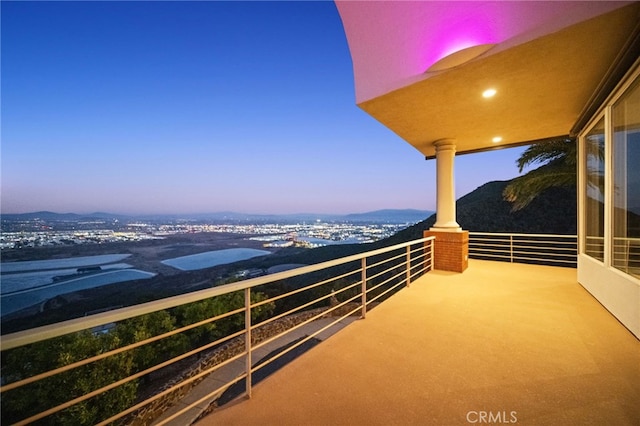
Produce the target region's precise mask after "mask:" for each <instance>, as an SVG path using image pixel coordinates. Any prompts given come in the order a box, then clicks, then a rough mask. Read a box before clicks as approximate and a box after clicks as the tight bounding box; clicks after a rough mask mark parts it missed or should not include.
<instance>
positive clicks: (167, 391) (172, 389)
mask: <svg viewBox="0 0 640 426" xmlns="http://www.w3.org/2000/svg"><path fill="white" fill-rule="evenodd" d="M245 355H246V351H243V352H241V353H239V354H237V355H234V356H233V357H231V358H229V359H227V360H224V361H223V362H221V363H220V364H216V365H214V366H213V367H212V368H209V369H207V370H204V371H201V372H200V373H198V374H197V375H195V376H193V377H190V378H188V379H185V380H183V381H182V382H180V384H178V385H176V386H172V387H170V388H168V389H165V390H164V391H162V392H159V393H157V394H155V395H153V396H151V397H149V398H147V399H145V400H144V401H141V402H139V403H138V404H136V405H134V406H132V407H129V408H128V409H126V410H124V411H121V412H120V413H118V414H116V415H114V416H112V417H110V418H108V419H107V420H104V421H103V422H101V423H98V425H97V426H100V425H107V424H110V423H112V422H114V421H115V420H118V419H120V418H122V417H124V416H126V415H127V414H131V413H133V412H135V411H137V410H139V409H140V408H142V407H144V406H146V405H149V404H150V403H152V402H153V401H155V400H157V399H160V398H162V397H163V396H165V395H168V394H170V393H171V392H175V391H176V390H178V389H180V388H181V387H183V386H185V385H188V384H189V383H191V382H194V381H196V380H198V379H200V378H201V377H204V376H206V375H208V374H211V373H213V372H214V371H215V370H217V369H219V368H221V367H224V366H225V365H227V364H231V363H232V362H234V361H237V360H239V359H241V358H242V357H244V356H245ZM245 377H247V373H246V372H244V373H242V374H241V375H239V376H238V377H236V378H235V379H233V380H231V381H230V382H227V383H226V384H224V385H222V386H221V387H220V388H219V389H222V388H224V387H227V386H230V385H232V384H233V383H236V382H238V381H240V380H242V379H244V378H245Z"/></svg>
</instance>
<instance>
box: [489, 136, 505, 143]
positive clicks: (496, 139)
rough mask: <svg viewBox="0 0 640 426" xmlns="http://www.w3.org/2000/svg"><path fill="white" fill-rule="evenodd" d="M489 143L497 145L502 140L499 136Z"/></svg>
mask: <svg viewBox="0 0 640 426" xmlns="http://www.w3.org/2000/svg"><path fill="white" fill-rule="evenodd" d="M491 141H492V142H493V143H499V142H502V138H501V137H500V136H496V137H494V138H493V139H491Z"/></svg>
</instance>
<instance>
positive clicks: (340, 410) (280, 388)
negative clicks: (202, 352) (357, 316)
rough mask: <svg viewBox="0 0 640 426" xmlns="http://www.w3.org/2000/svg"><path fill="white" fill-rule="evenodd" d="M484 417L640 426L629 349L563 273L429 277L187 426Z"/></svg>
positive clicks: (639, 350) (504, 266)
mask: <svg viewBox="0 0 640 426" xmlns="http://www.w3.org/2000/svg"><path fill="white" fill-rule="evenodd" d="M481 412H485V414H483V413H481ZM512 412H513V413H512ZM482 416H484V417H482ZM489 416H492V417H489ZM482 419H484V420H485V421H484V422H482V421H481V420H482ZM488 420H493V423H509V422H511V423H515V422H516V421H517V423H518V424H533V425H588V424H592V425H605V424H608V425H638V424H640V341H638V340H637V339H636V338H635V337H634V336H633V335H632V334H631V333H630V332H629V331H628V330H627V329H626V328H624V327H623V326H622V325H621V324H620V323H619V322H618V321H617V320H616V319H615V318H614V317H613V316H612V315H610V314H609V313H608V312H607V311H606V310H605V309H604V308H603V307H602V306H601V305H600V304H599V303H598V301H597V300H596V299H594V298H593V297H592V296H591V295H590V294H589V293H588V292H587V291H586V290H584V289H583V288H582V287H581V286H580V285H579V284H577V281H576V270H575V269H569V268H557V267H548V266H532V265H521V264H508V263H499V262H488V261H479V260H471V261H470V262H469V269H467V271H465V272H464V273H462V274H457V273H449V272H442V271H432V272H430V273H428V274H427V275H425V276H424V277H422V278H420V279H418V280H416V281H415V282H413V283H412V284H411V287H410V288H407V289H404V290H402V291H400V292H399V293H398V294H396V295H395V296H393V297H392V298H391V299H389V300H387V301H386V302H384V303H383V304H381V305H380V306H378V307H376V308H375V309H373V310H372V311H370V312H369V313H368V314H367V317H366V319H365V320H361V321H356V322H355V323H353V324H351V325H350V326H349V327H346V328H345V329H343V330H341V331H339V332H338V333H336V334H335V335H334V336H332V337H331V338H330V339H328V340H327V341H326V342H323V343H322V344H320V345H318V346H317V347H315V348H313V349H311V350H310V351H308V352H306V353H305V354H303V355H302V356H300V357H299V358H297V359H296V360H294V361H293V362H291V363H290V364H288V365H287V366H285V367H284V368H282V369H281V370H279V371H277V372H276V373H274V374H273V375H271V376H270V377H268V378H266V379H265V380H263V381H262V382H260V383H259V384H257V385H256V386H255V387H254V388H253V396H252V398H251V399H249V400H247V399H239V400H236V401H234V402H231V403H230V404H227V405H226V406H223V407H221V408H219V409H218V410H216V411H214V412H213V413H211V414H210V415H208V416H207V417H205V418H204V419H203V420H201V421H200V422H198V425H199V426H207V425H278V426H283V425H411V424H417V425H431V424H440V425H456V424H470V423H478V424H480V423H488ZM497 420H499V421H497Z"/></svg>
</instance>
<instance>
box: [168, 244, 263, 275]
mask: <svg viewBox="0 0 640 426" xmlns="http://www.w3.org/2000/svg"><path fill="white" fill-rule="evenodd" d="M268 254H271V252H270V251H267V250H257V249H250V248H232V249H225V250H214V251H207V252H204V253H198V254H192V255H190V256H182V257H174V258H173V259H167V260H163V261H162V263H164V264H165V265H169V266H171V267H173V268H176V269H180V270H181V271H196V270H198V269H205V268H211V267H213V266H218V265H226V264H227V263H233V262H239V261H241V260H247V259H251V258H253V257H258V256H265V255H268Z"/></svg>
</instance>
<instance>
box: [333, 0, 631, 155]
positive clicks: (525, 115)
mask: <svg viewBox="0 0 640 426" xmlns="http://www.w3.org/2000/svg"><path fill="white" fill-rule="evenodd" d="M336 5H337V8H338V11H339V13H340V16H341V19H342V22H343V25H344V29H345V33H346V37H347V40H348V44H349V49H350V51H351V56H352V60H353V69H354V80H355V90H356V103H357V104H358V106H360V107H361V108H362V109H363V110H364V111H366V112H367V113H368V114H370V115H371V116H372V117H374V118H375V119H376V120H378V121H379V122H381V123H382V124H383V125H385V126H386V127H388V128H389V129H391V130H392V131H393V132H395V133H396V134H397V135H399V136H400V137H401V138H402V139H404V140H405V141H407V142H408V143H409V144H411V145H412V146H414V147H415V148H416V149H417V150H418V151H419V152H421V153H422V154H423V155H424V156H425V157H427V158H433V157H435V146H434V141H437V140H440V139H443V138H450V137H454V138H456V140H457V144H456V152H457V153H466V152H475V151H483V150H490V149H499V148H504V147H509V146H515V145H522V144H528V143H532V142H534V141H538V140H544V139H548V138H552V137H561V136H567V135H569V134H571V133H572V132H575V130H574V128H575V127H576V125H577V123H579V122H580V120H581V119H582V118H583V117H584V116H586V115H588V114H590V113H593V111H587V110H588V109H589V108H593V106H594V105H596V104H598V102H596V101H595V100H594V98H595V97H597V96H598V93H599V92H603V90H602V86H603V85H604V84H606V82H607V81H608V80H612V79H613V77H612V76H611V74H612V73H618V74H620V73H621V72H624V71H626V68H625V64H626V63H629V61H633V60H635V59H636V58H637V57H638V48H639V47H638V44H639V43H638V33H639V24H638V23H640V2H611V1H578V2H564V1H549V2H526V1H513V2H512V1H493V2H485V1H473V2H445V1H441V2H439V1H417V2H404V1H382V2H368V1H363V2H352V1H336ZM621 64H622V65H621ZM487 89H493V90H494V91H495V95H494V96H492V97H483V92H484V91H485V90H487Z"/></svg>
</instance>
